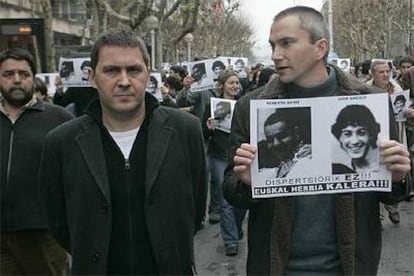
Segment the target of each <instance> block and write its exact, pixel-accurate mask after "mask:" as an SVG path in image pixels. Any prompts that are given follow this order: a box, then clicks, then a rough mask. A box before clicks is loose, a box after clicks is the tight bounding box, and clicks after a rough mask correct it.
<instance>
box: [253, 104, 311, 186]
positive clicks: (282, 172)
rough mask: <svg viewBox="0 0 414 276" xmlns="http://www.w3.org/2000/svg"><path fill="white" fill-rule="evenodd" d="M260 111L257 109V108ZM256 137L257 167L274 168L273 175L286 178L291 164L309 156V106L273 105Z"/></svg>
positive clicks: (305, 159)
mask: <svg viewBox="0 0 414 276" xmlns="http://www.w3.org/2000/svg"><path fill="white" fill-rule="evenodd" d="M259 112H260V111H259ZM262 129H263V135H264V137H263V138H262V139H261V140H259V142H258V144H257V148H258V162H259V170H260V169H266V168H275V170H274V173H275V175H274V177H277V178H280V177H286V176H287V175H288V174H289V173H290V172H291V170H293V168H294V166H296V165H298V166H303V165H306V162H308V161H307V160H309V159H311V158H312V146H311V116H310V108H309V107H298V108H277V109H276V110H275V111H274V112H273V113H271V114H270V115H268V116H267V118H266V119H265V121H264V123H263V128H262Z"/></svg>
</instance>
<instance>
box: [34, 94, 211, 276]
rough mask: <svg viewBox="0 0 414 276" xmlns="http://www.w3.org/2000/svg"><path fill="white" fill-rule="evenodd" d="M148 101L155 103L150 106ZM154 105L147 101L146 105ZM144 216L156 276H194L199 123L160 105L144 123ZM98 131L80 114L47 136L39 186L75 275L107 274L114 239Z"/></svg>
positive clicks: (201, 182)
mask: <svg viewBox="0 0 414 276" xmlns="http://www.w3.org/2000/svg"><path fill="white" fill-rule="evenodd" d="M150 98H152V99H150ZM149 100H152V101H153V100H155V98H154V97H153V96H148V93H147V96H146V102H147V101H149ZM147 133H148V138H147V139H148V142H147V152H146V156H147V159H146V177H145V202H144V208H145V216H146V227H147V229H148V233H149V238H150V241H151V245H152V248H153V254H154V257H155V261H156V263H157V266H158V271H159V273H160V274H161V275H173V274H176V275H177V274H178V275H181V274H191V273H192V272H193V270H194V256H193V235H194V234H195V231H196V226H198V225H199V224H200V223H201V221H202V219H203V218H204V214H205V205H206V195H207V176H206V160H205V153H204V140H203V134H202V130H201V125H200V122H199V121H198V119H197V118H196V117H195V116H193V115H190V114H187V113H185V112H182V111H179V110H176V109H172V108H168V107H162V106H159V107H157V108H155V110H153V112H152V115H151V118H150V120H149V124H148V128H147ZM102 147H103V146H102V138H101V130H100V126H98V124H97V122H96V121H94V120H93V119H92V118H91V117H89V116H88V115H83V116H82V117H79V118H77V119H74V120H73V121H71V122H68V123H67V124H64V125H62V126H61V127H59V128H57V129H55V130H54V131H52V132H51V133H50V135H48V137H47V141H46V147H45V152H44V158H43V162H42V170H41V181H42V183H44V184H45V189H46V191H45V193H46V194H47V204H48V215H49V226H50V231H51V233H52V234H53V235H54V236H55V238H56V239H57V240H58V241H59V242H60V243H61V244H62V245H63V246H64V247H65V248H66V249H67V250H68V251H69V252H70V253H71V254H72V258H73V264H72V273H73V274H75V275H77V274H92V275H104V274H105V273H106V268H107V263H108V261H109V260H108V259H107V256H108V247H109V243H110V237H111V225H112V222H111V221H112V212H111V194H110V187H109V184H108V176H107V175H108V173H111V172H108V171H107V167H106V163H105V156H104V150H103V148H102Z"/></svg>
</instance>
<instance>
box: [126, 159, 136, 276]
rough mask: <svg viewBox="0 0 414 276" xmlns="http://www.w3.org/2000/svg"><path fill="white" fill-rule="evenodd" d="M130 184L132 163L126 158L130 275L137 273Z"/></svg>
mask: <svg viewBox="0 0 414 276" xmlns="http://www.w3.org/2000/svg"><path fill="white" fill-rule="evenodd" d="M130 184H131V163H129V159H128V158H126V159H125V185H126V188H127V206H128V210H127V212H128V230H129V231H128V232H129V233H128V234H129V240H130V242H131V244H130V246H129V256H130V260H129V262H130V273H131V274H134V273H135V272H136V271H135V260H134V256H135V254H134V245H135V241H134V240H133V239H134V235H133V233H132V232H133V231H132V218H131V212H130V210H131V189H130Z"/></svg>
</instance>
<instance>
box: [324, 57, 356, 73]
mask: <svg viewBox="0 0 414 276" xmlns="http://www.w3.org/2000/svg"><path fill="white" fill-rule="evenodd" d="M329 63H330V64H334V65H337V66H338V67H339V68H341V69H342V70H343V71H345V72H348V73H349V72H350V71H351V59H350V58H333V59H330V60H329Z"/></svg>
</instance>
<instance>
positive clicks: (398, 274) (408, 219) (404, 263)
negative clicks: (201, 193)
mask: <svg viewBox="0 0 414 276" xmlns="http://www.w3.org/2000/svg"><path fill="white" fill-rule="evenodd" d="M413 211H414V202H407V201H404V202H402V203H401V204H400V216H401V222H400V224H398V225H394V224H392V223H391V222H390V221H389V219H388V216H385V219H384V221H383V226H384V230H383V247H382V257H381V261H380V266H379V271H378V276H391V275H392V276H409V275H414V262H413V260H414V217H413ZM384 214H385V213H384ZM244 228H245V230H244V232H245V237H244V238H243V240H241V242H240V248H239V255H237V256H235V257H227V256H226V255H225V254H224V246H223V242H222V240H221V237H220V224H209V223H208V222H206V223H205V226H204V228H203V229H202V230H201V231H200V232H199V233H198V234H197V235H196V237H195V253H196V264H197V272H198V275H201V276H204V275H222V276H224V275H229V276H236V275H245V274H246V272H245V267H246V256H247V240H246V238H247V235H246V234H247V230H246V228H247V218H246V220H245V223H244Z"/></svg>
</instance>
